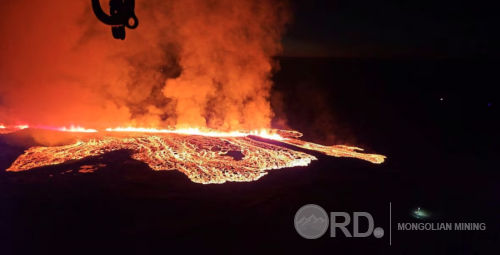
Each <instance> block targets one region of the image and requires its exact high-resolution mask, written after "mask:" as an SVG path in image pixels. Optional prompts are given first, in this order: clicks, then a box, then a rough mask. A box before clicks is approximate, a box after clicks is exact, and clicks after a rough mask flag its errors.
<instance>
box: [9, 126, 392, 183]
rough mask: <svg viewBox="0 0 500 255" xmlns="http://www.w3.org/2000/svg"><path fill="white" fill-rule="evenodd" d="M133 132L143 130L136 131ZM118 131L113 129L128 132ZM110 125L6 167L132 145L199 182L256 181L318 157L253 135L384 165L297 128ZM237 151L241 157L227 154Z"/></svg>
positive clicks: (146, 158)
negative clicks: (308, 138) (307, 137)
mask: <svg viewBox="0 0 500 255" xmlns="http://www.w3.org/2000/svg"><path fill="white" fill-rule="evenodd" d="M134 130H136V131H139V132H137V133H135V132H133V131H134ZM125 131H126V133H123V134H121V135H116V133H113V132H125ZM143 131H144V129H133V128H128V129H123V128H122V129H108V131H107V132H106V133H105V134H104V135H101V134H99V135H93V136H82V137H80V138H79V139H78V141H77V142H76V143H74V144H70V145H64V146H55V147H34V148H30V149H29V150H27V151H26V152H25V154H24V155H22V156H20V157H19V158H18V159H17V160H16V161H15V162H14V163H13V164H12V166H11V167H10V168H9V169H7V170H8V171H23V170H29V169H32V168H35V167H41V166H47V165H54V164H61V163H64V162H66V161H69V160H75V159H82V158H85V157H89V156H97V155H102V154H104V153H106V152H110V151H116V150H123V149H128V150H132V151H133V155H132V158H134V159H136V160H140V161H143V162H145V163H147V164H148V165H149V166H150V167H151V168H152V169H154V170H179V171H181V172H182V173H184V174H185V175H187V176H188V177H189V178H190V179H191V180H192V181H193V182H197V183H204V184H208V183H224V182H226V181H234V182H242V181H254V180H257V179H259V178H260V177H262V176H263V175H265V174H266V172H265V171H266V170H270V169H279V168H285V167H294V166H307V165H308V164H309V163H311V161H312V160H316V157H314V156H312V155H309V154H307V153H304V152H298V151H294V150H291V149H288V148H285V147H283V146H279V145H274V144H270V143H266V142H262V141H256V140H254V139H252V138H250V137H249V136H252V135H253V136H259V137H262V138H267V139H271V140H278V141H280V142H284V143H288V144H291V145H295V146H299V147H302V148H306V149H309V150H315V151H320V152H322V153H325V154H327V155H330V156H336V157H353V158H359V159H363V160H367V161H370V162H372V163H382V162H383V161H384V158H385V157H384V156H381V155H375V154H363V153H358V152H355V150H356V149H358V148H355V147H347V146H322V145H318V144H313V143H308V142H303V141H301V140H298V139H297V137H299V136H300V135H301V134H300V133H298V132H293V131H283V130H271V131H262V132H232V133H220V132H215V131H208V132H204V131H200V130H198V129H187V130H156V131H157V132H155V133H152V132H154V130H149V133H143ZM232 151H238V152H241V153H242V154H243V158H242V159H241V160H237V159H235V158H233V157H231V156H229V155H228V152H232Z"/></svg>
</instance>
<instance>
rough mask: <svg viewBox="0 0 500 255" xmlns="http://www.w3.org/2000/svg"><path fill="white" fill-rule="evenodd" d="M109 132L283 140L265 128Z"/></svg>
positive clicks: (148, 129)
mask: <svg viewBox="0 0 500 255" xmlns="http://www.w3.org/2000/svg"><path fill="white" fill-rule="evenodd" d="M106 131H108V132H141V133H168V134H185V135H201V136H209V137H244V136H249V135H254V136H260V137H263V138H267V139H272V140H283V139H284V138H283V137H281V136H280V135H279V134H277V133H270V132H269V131H267V130H265V129H263V130H261V131H257V130H256V131H251V132H243V131H232V132H219V131H214V130H208V131H202V130H200V129H199V128H185V129H156V128H133V127H127V128H108V129H106Z"/></svg>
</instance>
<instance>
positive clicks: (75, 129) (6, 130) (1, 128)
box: [0, 125, 97, 134]
mask: <svg viewBox="0 0 500 255" xmlns="http://www.w3.org/2000/svg"><path fill="white" fill-rule="evenodd" d="M30 127H31V128H35V129H45V130H54V131H62V132H75V133H96V132H97V130H95V129H86V128H82V127H80V126H76V127H75V126H71V127H69V128H66V127H45V126H29V125H19V126H13V127H8V126H4V125H0V134H8V133H12V132H15V131H18V130H21V129H27V128H30Z"/></svg>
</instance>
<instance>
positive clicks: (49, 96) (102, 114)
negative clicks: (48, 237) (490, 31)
mask: <svg viewBox="0 0 500 255" xmlns="http://www.w3.org/2000/svg"><path fill="white" fill-rule="evenodd" d="M107 2H108V1H107V0H106V1H104V0H103V1H101V5H102V6H103V8H104V9H106V7H107ZM136 14H137V16H138V17H139V20H140V22H141V23H140V26H139V27H138V28H137V29H136V30H127V38H126V39H125V41H120V40H115V39H113V38H112V36H111V31H110V28H109V27H107V26H105V25H104V24H101V23H100V22H99V21H98V20H97V19H96V18H95V17H94V15H93V13H92V10H91V4H90V0H72V1H64V0H46V1H38V0H16V1H8V2H6V3H3V5H2V8H1V9H0V20H1V22H0V33H1V35H2V39H1V40H0V56H1V57H0V123H4V124H24V123H28V124H33V125H53V126H68V125H71V124H75V125H82V126H86V127H115V126H143V127H164V126H167V125H170V126H174V125H176V126H178V127H184V126H199V127H204V126H208V127H211V128H216V129H219V130H235V129H256V128H265V127H269V125H270V121H271V118H272V117H273V112H272V109H271V106H270V103H269V97H270V94H269V93H270V89H271V85H272V84H271V81H270V75H271V70H272V68H273V66H274V63H273V61H272V59H271V57H272V56H273V55H275V54H277V53H278V52H279V51H280V50H281V45H280V38H281V34H282V31H283V27H284V25H285V24H286V22H287V20H288V11H287V8H286V5H285V4H282V3H280V2H277V1H274V0H261V1H259V0H238V1H236V0H173V1H164V0H142V1H141V0H137V1H136Z"/></svg>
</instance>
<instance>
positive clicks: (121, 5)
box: [91, 0, 139, 40]
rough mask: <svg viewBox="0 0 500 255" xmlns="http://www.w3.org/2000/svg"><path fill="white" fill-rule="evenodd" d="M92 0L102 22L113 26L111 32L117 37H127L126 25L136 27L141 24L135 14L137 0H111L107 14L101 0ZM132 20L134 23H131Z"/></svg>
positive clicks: (93, 7)
mask: <svg viewBox="0 0 500 255" xmlns="http://www.w3.org/2000/svg"><path fill="white" fill-rule="evenodd" d="M91 1H92V10H93V11H94V14H95V16H96V17H97V19H99V20H100V21H101V22H102V23H104V24H106V25H109V26H112V27H111V32H112V34H113V37H114V38H115V39H121V40H124V39H125V27H126V28H129V29H135V28H137V26H139V19H137V16H136V15H135V12H134V9H135V0H110V1H109V13H110V15H107V14H106V13H105V12H104V11H103V10H102V8H101V4H100V3H99V0H91ZM131 21H132V24H131V23H130V22H131Z"/></svg>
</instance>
